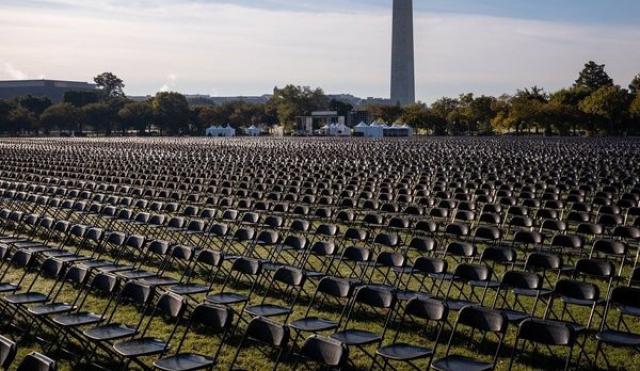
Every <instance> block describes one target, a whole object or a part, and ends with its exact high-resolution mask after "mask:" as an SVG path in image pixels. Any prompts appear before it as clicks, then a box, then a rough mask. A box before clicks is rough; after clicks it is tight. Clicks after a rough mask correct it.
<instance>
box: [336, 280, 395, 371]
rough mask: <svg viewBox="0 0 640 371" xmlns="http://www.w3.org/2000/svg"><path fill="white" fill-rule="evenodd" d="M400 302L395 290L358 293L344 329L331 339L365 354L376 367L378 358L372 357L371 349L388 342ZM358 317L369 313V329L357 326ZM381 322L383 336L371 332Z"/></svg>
mask: <svg viewBox="0 0 640 371" xmlns="http://www.w3.org/2000/svg"><path fill="white" fill-rule="evenodd" d="M395 306H396V298H395V295H394V293H393V291H392V290H389V289H385V288H381V287H375V288H373V287H368V286H360V287H358V288H357V289H356V291H355V293H354V297H353V300H352V304H351V307H350V309H349V312H348V313H347V315H346V317H345V323H344V325H343V326H342V329H341V330H340V331H338V332H336V333H334V334H333V335H331V338H332V339H334V340H337V341H339V342H341V343H343V344H344V345H346V346H347V347H355V348H357V349H359V350H360V351H362V352H363V353H365V355H367V356H368V357H369V358H371V359H372V361H374V363H375V354H370V353H369V352H367V349H366V348H365V347H366V346H367V345H372V344H375V345H378V346H379V345H380V344H381V343H382V342H383V341H384V338H385V334H386V332H387V328H388V326H389V323H390V321H391V318H392V316H393V314H394V313H395ZM358 313H360V314H363V313H368V316H367V317H368V320H367V323H368V324H369V325H368V326H366V325H364V324H362V323H357V324H355V325H354V322H356V321H358V318H362V317H359V316H357V315H358ZM375 322H378V323H379V324H380V325H381V327H382V330H381V332H373V331H371V329H372V327H371V323H375Z"/></svg>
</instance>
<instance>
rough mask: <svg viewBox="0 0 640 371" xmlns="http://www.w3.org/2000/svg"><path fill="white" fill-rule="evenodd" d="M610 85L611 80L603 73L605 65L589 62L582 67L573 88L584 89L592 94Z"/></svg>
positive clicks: (611, 83)
mask: <svg viewBox="0 0 640 371" xmlns="http://www.w3.org/2000/svg"><path fill="white" fill-rule="evenodd" d="M612 85H613V80H612V79H611V77H609V75H608V74H607V72H606V71H605V65H604V64H597V63H596V62H594V61H589V62H588V63H587V64H585V65H584V69H583V70H582V71H580V75H579V76H578V79H577V80H576V83H575V85H574V87H584V88H587V89H588V90H589V91H590V92H594V91H596V90H598V89H600V88H602V87H605V86H612Z"/></svg>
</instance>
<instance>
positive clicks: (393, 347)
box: [374, 298, 449, 369]
mask: <svg viewBox="0 0 640 371" xmlns="http://www.w3.org/2000/svg"><path fill="white" fill-rule="evenodd" d="M448 315H449V309H448V308H447V306H446V305H445V304H444V303H442V302H440V301H438V300H432V299H418V298H414V299H411V300H410V301H409V302H408V303H407V305H406V306H405V308H404V311H403V312H402V315H401V316H400V317H399V320H396V321H397V327H398V328H397V331H396V334H395V336H394V338H393V340H392V341H391V343H390V344H388V345H384V346H382V347H380V348H378V350H377V351H376V357H381V358H382V359H383V360H384V366H383V369H384V368H385V367H386V366H387V364H389V363H390V362H401V363H405V364H408V365H409V366H411V367H413V368H415V369H419V367H418V366H416V364H415V362H416V361H418V360H420V359H426V360H427V367H429V365H430V364H431V360H432V359H433V356H434V354H435V352H436V350H437V346H438V343H439V342H440V336H441V334H442V330H443V329H444V326H445V325H448ZM432 324H433V326H431V327H430V325H432ZM403 329H404V331H405V332H407V333H411V334H416V333H418V334H420V335H421V336H422V337H423V338H431V339H433V347H432V348H427V347H424V346H423V345H422V341H421V342H420V344H418V345H414V344H408V343H404V342H400V341H399V335H400V334H401V330H403ZM416 329H418V330H417V331H416ZM419 329H424V331H420V330H419ZM431 331H433V333H430V332H431ZM374 364H375V361H374Z"/></svg>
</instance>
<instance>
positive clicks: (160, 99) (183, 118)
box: [151, 92, 191, 135]
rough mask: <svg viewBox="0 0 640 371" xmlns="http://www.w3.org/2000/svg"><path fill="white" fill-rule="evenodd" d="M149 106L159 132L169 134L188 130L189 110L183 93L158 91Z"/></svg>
mask: <svg viewBox="0 0 640 371" xmlns="http://www.w3.org/2000/svg"><path fill="white" fill-rule="evenodd" d="M151 107H152V108H153V115H154V117H155V121H156V123H157V124H158V125H159V126H160V130H161V133H162V131H163V130H164V131H166V132H167V133H168V134H170V135H176V134H181V133H186V132H188V131H189V123H190V119H191V111H190V109H189V103H188V102H187V99H186V98H185V97H184V95H182V94H179V93H174V92H160V93H158V94H156V96H155V97H154V98H153V100H152V103H151Z"/></svg>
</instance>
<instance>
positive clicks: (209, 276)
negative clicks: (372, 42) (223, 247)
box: [169, 249, 224, 296]
mask: <svg viewBox="0 0 640 371" xmlns="http://www.w3.org/2000/svg"><path fill="white" fill-rule="evenodd" d="M192 261H193V263H192V265H191V267H188V268H187V269H186V270H185V272H188V273H190V274H189V275H186V274H183V275H182V277H181V279H180V281H179V282H178V283H177V284H176V285H172V286H170V287H169V291H170V292H173V293H176V294H178V295H183V296H191V295H196V294H203V293H207V292H209V291H211V289H212V287H213V285H214V282H215V278H216V277H217V274H218V272H219V271H220V268H221V266H222V264H223V262H224V257H223V255H222V254H221V253H220V252H218V251H214V250H208V249H204V250H199V251H196V256H195V257H194V258H193V259H192ZM196 275H198V276H201V277H204V282H205V283H209V285H203V284H198V283H193V282H192V281H191V280H192V278H193V277H194V276H196ZM185 277H187V278H186V280H185Z"/></svg>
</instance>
